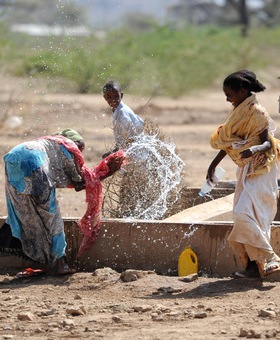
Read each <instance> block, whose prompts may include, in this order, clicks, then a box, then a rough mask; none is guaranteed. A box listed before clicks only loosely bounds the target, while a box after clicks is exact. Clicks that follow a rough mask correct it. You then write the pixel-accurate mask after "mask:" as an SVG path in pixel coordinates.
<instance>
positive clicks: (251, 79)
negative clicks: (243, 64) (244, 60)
mask: <svg viewBox="0 0 280 340" xmlns="http://www.w3.org/2000/svg"><path fill="white" fill-rule="evenodd" d="M223 86H224V87H230V88H232V89H233V90H234V91H239V90H240V89H242V88H243V89H247V90H248V91H250V92H262V91H264V90H265V89H266V87H265V86H264V85H263V84H261V83H260V82H259V81H258V80H257V76H256V74H255V73H254V72H252V71H249V70H241V71H237V72H234V73H232V74H230V75H229V76H227V77H226V79H225V80H224V84H223Z"/></svg>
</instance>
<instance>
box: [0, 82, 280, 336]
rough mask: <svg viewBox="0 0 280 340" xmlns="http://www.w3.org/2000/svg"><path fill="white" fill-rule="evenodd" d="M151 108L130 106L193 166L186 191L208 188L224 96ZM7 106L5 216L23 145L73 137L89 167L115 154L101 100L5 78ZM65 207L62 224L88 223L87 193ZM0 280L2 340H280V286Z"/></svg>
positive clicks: (102, 276) (104, 278)
mask: <svg viewBox="0 0 280 340" xmlns="http://www.w3.org/2000/svg"><path fill="white" fill-rule="evenodd" d="M279 94H280V91H278V90H277V89H273V88H271V89H269V88H268V89H267V91H266V92H264V93H263V94H259V95H258V98H259V101H260V102H261V103H262V104H263V105H264V106H265V107H266V108H267V110H268V111H269V113H270V115H271V116H272V118H273V119H274V120H275V122H276V124H277V125H278V126H280V114H279V113H278V98H279ZM148 99H149V98H142V97H139V98H138V97H135V96H128V95H125V96H124V102H126V103H127V104H128V105H130V106H131V107H132V108H133V109H134V110H135V112H137V113H140V115H141V116H142V117H143V118H150V119H151V120H152V121H154V122H155V123H157V124H158V125H159V128H160V130H161V131H162V132H163V133H164V134H165V136H166V137H168V138H170V139H171V140H172V141H173V143H174V144H175V145H176V147H177V149H178V152H179V154H180V156H181V158H182V159H183V160H184V162H185V164H186V168H185V178H184V181H185V183H186V185H187V186H189V187H199V186H200V185H201V184H202V183H203V181H204V179H205V174H206V170H207V167H208V165H209V163H210V162H211V160H212V159H213V157H214V156H215V155H216V153H217V151H215V150H212V149H211V148H210V146H209V142H208V141H209V136H210V134H211V132H212V131H214V129H215V127H216V126H217V125H218V124H220V123H221V122H222V121H223V119H224V117H225V115H226V113H227V112H228V110H229V109H230V104H229V103H226V101H225V97H224V95H223V93H222V91H220V90H219V89H212V90H209V91H203V92H199V93H194V94H192V95H189V96H187V97H185V98H180V99H172V98H159V97H155V98H153V99H152V100H151V102H150V103H149V105H148V106H146V107H144V108H143V106H145V104H146V103H147V101H148ZM0 100H1V107H0V118H1V122H0V124H1V127H0V128H1V141H0V155H1V159H0V216H5V215H6V207H5V197H4V165H3V161H2V156H3V155H4V154H5V153H6V152H7V151H8V150H9V149H10V148H12V147H13V146H15V145H16V144H18V143H20V142H22V141H26V140H30V139H33V138H35V137H39V136H43V135H46V134H49V133H52V132H55V131H58V130H62V129H64V128H68V127H72V128H75V129H76V130H78V131H79V132H80V133H81V134H82V135H83V136H84V139H85V141H86V150H85V152H84V156H85V160H86V163H87V165H89V166H91V165H92V166H93V165H96V164H97V163H98V162H99V161H100V160H101V155H102V154H103V153H104V152H105V151H107V150H108V149H109V148H110V147H111V146H112V145H113V133H112V129H111V114H110V112H109V110H108V107H107V105H106V103H105V101H104V100H103V98H102V96H101V95H77V94H51V93H50V91H49V90H48V88H47V87H46V86H45V85H44V84H41V83H40V82H39V81H35V80H29V81H24V80H20V79H11V78H9V79H7V78H5V77H2V86H1V90H0ZM12 116H20V117H22V123H21V125H20V126H18V127H17V128H12V127H11V124H12V123H11V122H10V123H9V122H7V120H6V118H9V117H12ZM279 131H280V129H279ZM276 136H277V137H280V132H278V133H277V132H276ZM221 165H222V166H223V167H224V169H225V170H226V176H225V179H226V180H234V178H235V166H234V165H233V164H232V162H231V161H230V160H229V159H224V160H223V162H222V164H221ZM58 198H59V200H60V206H61V210H62V214H63V216H65V217H81V216H82V215H83V213H84V211H85V202H84V199H85V197H84V194H83V192H80V193H76V192H75V191H73V190H69V189H63V190H60V191H59V192H58ZM131 269H133V268H131ZM0 273H1V276H0V297H1V300H0V305H1V309H0V311H1V312H0V318H1V325H0V337H1V338H2V339H26V338H32V339H54V340H55V339H64V338H72V339H83V338H89V339H112V338H114V339H133V338H134V339H141V340H142V339H153V340H169V339H237V338H239V337H244V338H262V339H265V338H271V339H280V282H274V281H273V280H270V281H259V280H248V279H244V280H234V279H231V278H229V277H225V278H215V277H211V278H210V277H198V279H197V280H194V281H192V282H188V283H187V282H182V281H180V280H179V278H178V277H167V276H160V275H156V274H154V273H146V272H136V274H135V273H134V276H133V277H134V278H138V279H137V280H135V281H131V282H129V281H128V282H123V281H122V280H121V279H120V273H116V272H114V271H112V270H110V269H103V270H102V269H98V270H97V272H95V273H84V272H79V273H76V274H74V275H72V276H65V277H57V276H51V275H43V276H38V277H32V278H17V277H15V274H16V273H14V272H11V271H9V269H8V268H2V269H1V270H0Z"/></svg>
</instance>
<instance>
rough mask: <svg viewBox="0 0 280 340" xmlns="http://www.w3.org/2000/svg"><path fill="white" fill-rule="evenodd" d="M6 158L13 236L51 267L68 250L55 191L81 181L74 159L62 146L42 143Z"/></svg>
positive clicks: (26, 145) (33, 143)
mask: <svg viewBox="0 0 280 340" xmlns="http://www.w3.org/2000/svg"><path fill="white" fill-rule="evenodd" d="M3 158H4V162H5V174H6V201H7V210H8V217H7V223H8V224H9V225H10V227H11V231H12V235H13V236H14V237H16V238H18V239H19V240H20V241H21V243H22V249H23V252H24V253H25V254H26V255H27V256H29V257H30V258H31V259H33V260H34V261H38V262H41V263H46V264H49V265H52V264H54V262H55V261H56V260H57V259H59V258H60V257H62V256H63V255H64V254H65V248H66V241H65V234H64V224H63V220H62V217H61V213H60V209H59V205H58V201H57V199H56V188H63V187H67V186H69V185H71V183H72V182H79V181H80V180H81V176H80V175H79V173H78V171H77V169H76V166H75V163H74V160H73V157H72V155H71V153H70V152H69V151H68V150H67V149H66V148H65V147H64V146H63V145H60V144H58V143H56V142H55V141H52V140H47V139H39V140H35V141H31V142H25V143H22V144H19V145H18V146H16V147H14V148H13V149H12V150H11V151H10V152H8V153H7V154H6V155H5V156H4V157H3Z"/></svg>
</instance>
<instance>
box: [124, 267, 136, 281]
mask: <svg viewBox="0 0 280 340" xmlns="http://www.w3.org/2000/svg"><path fill="white" fill-rule="evenodd" d="M121 280H122V281H123V282H133V281H137V280H138V276H137V274H136V273H135V272H133V271H127V270H126V271H125V272H123V273H122V274H121Z"/></svg>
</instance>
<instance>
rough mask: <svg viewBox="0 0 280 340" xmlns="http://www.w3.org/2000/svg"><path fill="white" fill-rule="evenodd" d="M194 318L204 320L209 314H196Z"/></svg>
mask: <svg viewBox="0 0 280 340" xmlns="http://www.w3.org/2000/svg"><path fill="white" fill-rule="evenodd" d="M194 317H195V318H196V319H204V318H206V317H207V313H205V312H202V313H196V314H195V315H194Z"/></svg>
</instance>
